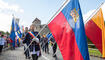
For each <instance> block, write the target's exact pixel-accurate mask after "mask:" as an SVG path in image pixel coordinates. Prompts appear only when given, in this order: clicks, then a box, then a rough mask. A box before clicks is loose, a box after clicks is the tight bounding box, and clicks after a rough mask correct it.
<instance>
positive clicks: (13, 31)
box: [10, 18, 16, 47]
mask: <svg viewBox="0 0 105 60" xmlns="http://www.w3.org/2000/svg"><path fill="white" fill-rule="evenodd" d="M15 37H16V35H15V21H14V18H13V19H12V26H11V32H10V39H11V40H12V45H13V47H15Z"/></svg>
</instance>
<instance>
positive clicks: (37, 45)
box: [23, 32, 40, 51]
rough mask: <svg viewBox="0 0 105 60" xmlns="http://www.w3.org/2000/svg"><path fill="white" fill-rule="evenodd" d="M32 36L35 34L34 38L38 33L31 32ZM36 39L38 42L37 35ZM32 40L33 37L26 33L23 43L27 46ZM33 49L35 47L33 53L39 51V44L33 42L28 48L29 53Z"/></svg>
mask: <svg viewBox="0 0 105 60" xmlns="http://www.w3.org/2000/svg"><path fill="white" fill-rule="evenodd" d="M33 34H35V36H36V35H37V34H38V32H33ZM37 38H38V39H39V41H40V35H38V36H37ZM32 39H33V37H32V36H31V35H30V34H29V33H27V34H26V36H25V39H24V41H23V43H26V44H27V46H28V45H29V44H30V43H31V41H32ZM33 47H35V51H38V50H40V46H39V44H37V43H36V42H35V41H34V42H33V43H32V44H31V45H30V46H29V48H30V51H33Z"/></svg>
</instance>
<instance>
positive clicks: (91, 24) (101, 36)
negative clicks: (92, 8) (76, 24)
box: [85, 8, 105, 57]
mask: <svg viewBox="0 0 105 60" xmlns="http://www.w3.org/2000/svg"><path fill="white" fill-rule="evenodd" d="M85 32H86V35H87V37H88V38H89V39H90V40H91V41H92V43H93V44H94V45H95V46H96V48H97V49H98V50H99V51H100V52H101V53H102V56H103V57H105V26H104V17H103V11H102V8H100V9H99V10H98V11H97V12H96V14H95V15H94V16H93V17H92V18H91V19H90V20H89V21H88V22H87V23H86V24H85Z"/></svg>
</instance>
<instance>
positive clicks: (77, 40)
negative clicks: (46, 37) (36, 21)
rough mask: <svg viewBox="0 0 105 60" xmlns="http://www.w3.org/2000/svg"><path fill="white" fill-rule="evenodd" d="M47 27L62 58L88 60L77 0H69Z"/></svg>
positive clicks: (65, 59)
mask: <svg viewBox="0 0 105 60" xmlns="http://www.w3.org/2000/svg"><path fill="white" fill-rule="evenodd" d="M48 27H49V29H50V31H51V33H52V35H53V37H54V38H55V40H56V42H57V44H58V46H59V49H60V51H61V54H62V56H63V59H64V60H90V59H89V53H88V46H87V40H86V35H85V29H84V23H83V18H82V13H81V8H80V5H79V1H78V0H70V1H69V3H68V4H67V5H66V6H65V7H64V8H63V10H62V11H60V13H59V14H58V15H57V16H56V17H55V18H54V19H53V20H52V21H51V22H50V23H49V24H48Z"/></svg>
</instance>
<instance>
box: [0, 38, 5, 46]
mask: <svg viewBox="0 0 105 60" xmlns="http://www.w3.org/2000/svg"><path fill="white" fill-rule="evenodd" d="M5 42H6V41H5V39H4V38H1V37H0V45H4V43H5Z"/></svg>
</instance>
